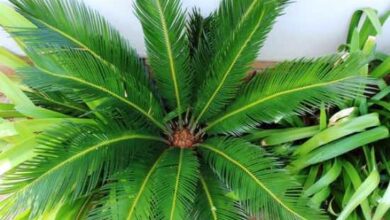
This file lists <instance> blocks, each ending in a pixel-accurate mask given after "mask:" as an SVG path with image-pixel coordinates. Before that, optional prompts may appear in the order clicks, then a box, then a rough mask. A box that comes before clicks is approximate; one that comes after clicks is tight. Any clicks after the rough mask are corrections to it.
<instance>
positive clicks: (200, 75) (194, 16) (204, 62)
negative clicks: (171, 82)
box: [187, 9, 215, 98]
mask: <svg viewBox="0 0 390 220" xmlns="http://www.w3.org/2000/svg"><path fill="white" fill-rule="evenodd" d="M214 17H215V15H214V14H211V15H209V16H207V17H203V16H202V15H201V13H200V10H199V9H194V10H193V11H192V13H191V14H190V15H189V21H188V24H187V35H188V39H189V42H190V58H191V63H190V65H191V71H192V74H193V76H194V83H193V84H194V85H193V91H194V92H193V96H194V97H193V98H196V95H197V92H198V90H199V87H200V86H201V85H202V84H203V83H204V81H205V80H206V78H207V77H206V76H207V74H208V69H209V65H210V62H209V61H210V57H212V56H213V54H214V52H215V51H214V50H213V45H212V42H213V39H214V32H215V31H214V30H215V19H214Z"/></svg>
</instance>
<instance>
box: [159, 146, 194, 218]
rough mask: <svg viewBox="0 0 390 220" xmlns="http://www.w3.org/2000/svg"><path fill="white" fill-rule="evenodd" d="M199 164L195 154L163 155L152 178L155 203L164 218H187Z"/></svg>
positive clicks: (176, 152)
mask: <svg viewBox="0 0 390 220" xmlns="http://www.w3.org/2000/svg"><path fill="white" fill-rule="evenodd" d="M198 169H199V162H198V158H197V157H196V155H195V152H194V151H192V150H189V149H178V148H172V149H171V150H169V151H167V152H165V154H164V156H163V158H162V160H161V163H160V164H159V166H158V167H157V170H156V177H155V183H156V186H155V192H156V204H157V208H158V209H159V211H160V214H161V216H162V218H163V219H169V220H175V219H188V218H190V212H191V210H192V208H193V205H194V202H195V198H196V186H197V184H198V178H199V170H198Z"/></svg>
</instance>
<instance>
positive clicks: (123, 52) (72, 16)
mask: <svg viewBox="0 0 390 220" xmlns="http://www.w3.org/2000/svg"><path fill="white" fill-rule="evenodd" d="M11 2H12V3H13V4H14V5H16V6H17V10H18V11H19V13H21V14H22V15H23V16H25V17H26V18H27V19H29V20H30V21H31V22H32V23H34V24H35V25H36V28H37V29H39V30H34V28H31V29H29V28H23V29H14V31H16V32H18V31H22V32H24V33H25V34H28V35H33V36H34V38H33V37H31V38H29V39H28V40H27V43H28V44H30V45H40V46H43V45H44V46H45V47H50V45H51V46H53V45H55V46H57V47H61V46H64V47H65V48H66V49H67V50H81V51H86V52H88V53H89V54H91V55H92V56H93V57H95V58H96V59H97V60H99V61H100V62H102V63H104V64H106V65H109V66H110V67H111V68H114V69H117V71H116V72H117V73H119V74H122V75H123V77H124V78H127V77H134V78H136V79H137V81H138V82H139V83H142V84H143V85H144V86H149V82H148V80H147V75H146V73H145V70H144V67H143V63H142V61H141V60H140V59H139V58H138V57H137V54H136V52H135V50H134V49H132V48H131V47H130V45H129V43H128V42H127V40H125V39H124V38H123V37H122V36H121V34H120V33H119V32H118V31H117V30H115V29H114V28H112V26H111V25H110V24H109V23H108V22H107V21H106V19H105V18H104V17H103V16H101V15H100V14H99V13H98V12H96V11H94V10H92V9H90V8H89V7H87V6H86V5H85V4H84V3H83V2H81V1H71V0H59V1H49V0H44V1H40V0H11ZM85 24H88V25H85ZM13 28H14V27H7V29H9V30H11V32H13V31H12V29H13Z"/></svg>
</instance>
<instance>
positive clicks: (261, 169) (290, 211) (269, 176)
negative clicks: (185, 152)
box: [199, 138, 325, 219]
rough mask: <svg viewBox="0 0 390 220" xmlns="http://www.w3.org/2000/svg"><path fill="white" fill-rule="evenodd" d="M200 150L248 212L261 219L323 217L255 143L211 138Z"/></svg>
mask: <svg viewBox="0 0 390 220" xmlns="http://www.w3.org/2000/svg"><path fill="white" fill-rule="evenodd" d="M199 150H200V153H201V154H202V155H203V156H204V158H205V160H206V161H208V163H209V164H210V166H211V167H212V168H213V170H214V171H215V172H216V173H217V174H218V176H219V177H220V178H221V179H222V180H223V181H224V182H225V183H226V184H227V185H228V186H229V187H230V188H231V189H232V190H233V191H234V192H235V193H236V194H237V195H238V197H239V198H240V200H241V202H242V204H243V206H244V207H245V208H246V209H247V210H248V211H249V213H250V214H253V215H257V216H261V217H262V218H264V219H274V218H277V219H324V218H325V217H324V216H323V215H322V214H321V212H319V211H316V210H314V209H313V210H311V209H310V207H309V202H308V201H305V199H304V198H302V196H301V191H300V190H299V185H298V184H297V183H296V182H295V180H294V178H292V177H291V176H290V175H289V174H288V173H287V172H286V171H284V170H282V169H280V168H279V167H280V165H279V163H278V162H277V161H276V160H275V159H274V158H272V157H270V156H269V155H267V153H265V151H264V150H262V149H261V148H259V147H258V146H256V145H252V144H250V143H249V142H246V141H244V140H241V139H234V138H232V139H223V138H212V139H209V140H207V141H206V142H205V143H202V144H200V146H199ZM242 186H245V187H242ZM297 201H300V202H299V203H298V202H297Z"/></svg>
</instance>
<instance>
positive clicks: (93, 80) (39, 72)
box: [18, 48, 165, 130]
mask: <svg viewBox="0 0 390 220" xmlns="http://www.w3.org/2000/svg"><path fill="white" fill-rule="evenodd" d="M28 53H29V56H30V57H31V58H32V59H33V60H34V64H35V66H34V67H30V68H25V69H20V70H19V71H18V72H19V74H20V75H22V77H23V79H24V82H25V83H26V84H27V85H29V86H30V87H32V88H34V89H37V90H40V91H43V92H61V93H62V94H65V95H66V96H67V97H68V98H70V99H71V100H75V101H78V100H79V102H81V103H83V102H91V101H99V100H101V99H109V100H111V102H110V103H109V104H107V105H106V107H107V108H120V107H123V109H129V110H130V111H132V112H135V113H137V114H138V115H139V117H141V118H144V119H147V120H148V121H149V123H150V124H154V125H155V126H157V127H159V128H161V129H163V130H165V126H164V125H162V118H163V116H162V115H163V110H162V108H161V106H160V103H159V102H158V101H157V100H156V98H155V97H154V95H153V93H152V92H151V91H150V90H148V89H147V88H146V87H143V86H139V85H138V84H137V82H136V81H133V82H132V84H131V85H129V84H128V85H126V84H124V83H123V81H122V79H121V78H119V77H118V75H117V74H113V73H112V71H113V69H112V68H110V67H108V66H106V65H101V63H100V62H95V61H96V59H93V58H92V57H91V56H90V55H89V54H87V53H84V52H80V51H72V52H68V51H62V52H58V53H57V54H46V55H45V56H42V55H40V53H39V51H36V50H35V49H33V48H31V49H30V50H29V51H28ZM91 73H95V74H91ZM76 91H77V92H76ZM146 95H147V97H145V96H146ZM92 110H94V109H92Z"/></svg>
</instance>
